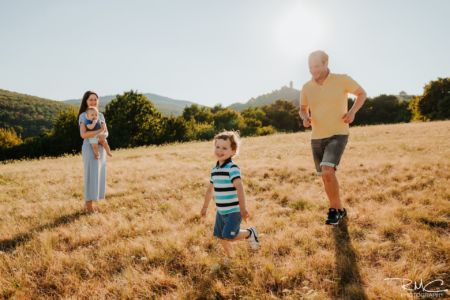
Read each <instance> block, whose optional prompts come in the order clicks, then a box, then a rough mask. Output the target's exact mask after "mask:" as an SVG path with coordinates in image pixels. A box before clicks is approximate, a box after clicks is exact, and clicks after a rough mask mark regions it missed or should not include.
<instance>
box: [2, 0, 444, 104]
mask: <svg viewBox="0 0 450 300" xmlns="http://www.w3.org/2000/svg"><path fill="white" fill-rule="evenodd" d="M449 12H450V1H447V0H389V1H388V0H371V1H361V0H339V1H338V0H314V1H313V0H311V1H300V0H297V1H290V0H222V1H219V0H189V1H188V0H177V1H176V0H160V1H150V0H142V1H140V0H139V1H138V0H128V1H125V0H123V1H116V0H104V1H100V0H82V1H80V0H77V1H75V0H73V1H65V0H53V1H50V0H40V1H33V0H29V1H22V0H14V1H13V0H10V1H7V0H0V88H1V89H7V90H12V91H17V92H22V93H27V94H31V95H36V96H41V97H46V98H50V99H55V100H66V99H71V98H80V97H81V96H82V94H83V93H84V91H85V90H87V89H93V90H95V91H97V92H98V93H99V94H100V95H110V94H113V95H114V94H118V93H122V92H123V91H126V90H130V89H135V90H136V89H137V90H138V91H140V92H150V93H157V94H160V95H164V96H168V97H172V98H176V99H185V100H190V101H194V102H198V103H201V104H205V105H214V104H216V103H222V104H224V105H228V104H231V103H233V102H236V101H246V100H248V99H249V98H251V97H253V96H258V95H260V94H263V93H267V92H270V91H272V90H274V89H278V88H280V87H281V86H282V85H287V84H288V83H289V81H291V80H292V81H293V82H294V87H296V88H300V87H301V85H302V84H303V82H305V81H306V80H308V79H309V78H310V75H309V72H308V68H307V55H308V53H309V52H310V51H311V50H315V49H319V48H320V49H324V50H325V51H327V52H328V53H329V55H330V69H331V70H332V72H336V73H347V74H349V75H350V76H352V77H353V78H354V79H356V80H357V81H358V82H359V83H360V84H361V85H362V86H363V87H364V88H365V89H366V90H367V92H368V94H369V96H372V97H373V96H377V95H379V94H382V93H395V94H397V93H398V92H399V91H401V90H404V91H406V92H408V93H410V94H420V93H422V89H423V86H424V84H425V83H427V82H428V81H430V80H433V79H436V78H437V77H448V76H450V17H449V15H448V14H449Z"/></svg>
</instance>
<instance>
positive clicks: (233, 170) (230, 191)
mask: <svg viewBox="0 0 450 300" xmlns="http://www.w3.org/2000/svg"><path fill="white" fill-rule="evenodd" d="M237 178H241V171H240V170H239V167H238V166H237V165H235V164H234V163H233V161H232V160H231V158H229V159H227V160H226V161H224V163H223V164H222V165H221V166H219V162H217V164H216V166H215V167H213V168H212V170H211V179H210V182H211V183H212V184H213V185H214V200H215V202H216V207H217V212H218V213H219V214H221V215H226V214H231V213H234V212H239V211H240V209H239V200H238V196H237V191H236V188H235V187H234V185H233V181H234V180H235V179H237Z"/></svg>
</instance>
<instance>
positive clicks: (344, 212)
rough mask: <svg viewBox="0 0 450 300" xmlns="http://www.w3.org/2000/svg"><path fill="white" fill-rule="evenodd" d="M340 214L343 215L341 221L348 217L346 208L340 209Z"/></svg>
mask: <svg viewBox="0 0 450 300" xmlns="http://www.w3.org/2000/svg"><path fill="white" fill-rule="evenodd" d="M339 214H340V215H341V219H344V218H345V217H346V216H347V211H346V210H345V208H342V209H339Z"/></svg>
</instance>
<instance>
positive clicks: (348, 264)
mask: <svg viewBox="0 0 450 300" xmlns="http://www.w3.org/2000/svg"><path fill="white" fill-rule="evenodd" d="M333 237H334V244H335V245H334V246H335V247H334V248H335V256H336V273H337V276H338V281H337V284H338V286H337V290H338V295H339V297H342V299H368V298H367V295H366V292H365V291H364V286H363V281H362V279H361V275H360V273H359V268H358V262H357V256H356V253H355V249H354V248H353V246H352V242H351V239H350V235H349V234H348V227H347V219H344V220H343V221H342V222H341V223H340V224H339V225H338V226H336V227H334V228H333Z"/></svg>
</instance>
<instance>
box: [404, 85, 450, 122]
mask: <svg viewBox="0 0 450 300" xmlns="http://www.w3.org/2000/svg"><path fill="white" fill-rule="evenodd" d="M410 107H411V110H412V111H413V114H414V115H413V119H415V120H445V119H450V77H447V78H438V79H437V80H434V81H430V82H429V83H428V84H427V85H425V87H424V90H423V95H422V96H421V97H420V98H418V99H414V102H411V104H410Z"/></svg>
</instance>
